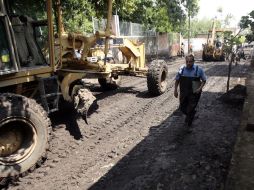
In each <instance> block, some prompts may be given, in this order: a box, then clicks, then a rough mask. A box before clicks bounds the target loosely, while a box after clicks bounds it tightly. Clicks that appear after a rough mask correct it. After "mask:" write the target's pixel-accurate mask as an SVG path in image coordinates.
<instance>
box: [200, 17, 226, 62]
mask: <svg viewBox="0 0 254 190" xmlns="http://www.w3.org/2000/svg"><path fill="white" fill-rule="evenodd" d="M224 32H225V30H223V29H216V24H215V20H214V21H213V25H212V30H209V31H208V36H207V43H206V44H203V52H202V59H203V61H225V52H224V44H223V33H224Z"/></svg>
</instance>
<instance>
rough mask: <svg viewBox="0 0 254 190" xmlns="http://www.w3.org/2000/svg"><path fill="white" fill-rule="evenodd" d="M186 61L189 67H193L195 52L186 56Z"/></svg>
mask: <svg viewBox="0 0 254 190" xmlns="http://www.w3.org/2000/svg"><path fill="white" fill-rule="evenodd" d="M185 61H186V67H187V68H191V67H192V66H193V64H194V61H195V59H194V55H193V54H189V55H187V56H186V57H185Z"/></svg>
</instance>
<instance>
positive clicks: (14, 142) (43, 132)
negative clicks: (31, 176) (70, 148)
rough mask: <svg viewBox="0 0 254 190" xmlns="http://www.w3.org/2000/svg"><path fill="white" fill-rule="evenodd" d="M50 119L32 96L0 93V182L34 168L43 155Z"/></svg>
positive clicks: (42, 158) (45, 149) (46, 144)
mask: <svg viewBox="0 0 254 190" xmlns="http://www.w3.org/2000/svg"><path fill="white" fill-rule="evenodd" d="M49 127H50V121H49V119H48V117H47V114H46V112H45V111H44V109H43V108H42V107H41V106H40V105H39V104H38V103H36V102H35V100H32V99H29V98H26V97H24V96H21V95H15V94H9V93H6V94H1V95H0V184H1V183H4V182H5V181H6V180H8V179H9V178H17V177H19V176H20V175H22V176H23V175H25V174H27V173H28V172H29V171H32V170H33V169H35V167H36V166H38V165H40V164H41V163H42V161H43V160H44V159H45V158H46V151H47V149H48V140H49Z"/></svg>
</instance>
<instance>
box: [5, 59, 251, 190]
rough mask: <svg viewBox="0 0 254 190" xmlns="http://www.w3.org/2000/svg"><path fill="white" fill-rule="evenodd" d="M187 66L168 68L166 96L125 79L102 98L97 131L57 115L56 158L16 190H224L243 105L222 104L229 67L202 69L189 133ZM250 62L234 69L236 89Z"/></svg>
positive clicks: (93, 116)
mask: <svg viewBox="0 0 254 190" xmlns="http://www.w3.org/2000/svg"><path fill="white" fill-rule="evenodd" d="M181 64H183V60H182V59H179V60H177V61H175V62H168V67H169V85H168V89H167V91H166V93H165V94H163V95H161V96H159V97H150V96H149V95H148V93H147V87H146V79H145V78H134V77H124V78H123V81H122V85H121V88H120V89H118V90H115V91H111V92H104V93H102V92H101V90H100V88H99V86H98V85H97V83H94V81H92V80H90V81H87V82H88V83H90V85H91V89H92V91H93V92H94V94H96V96H97V105H95V106H94V107H92V109H91V112H90V117H89V119H88V121H89V126H87V125H86V124H85V122H84V121H83V120H80V119H77V118H76V117H75V114H74V113H73V111H72V110H71V108H70V107H69V106H65V107H64V108H65V110H64V111H61V112H59V113H56V114H54V115H52V120H53V124H54V128H53V131H54V132H53V137H52V140H51V150H50V151H49V153H48V160H47V161H46V162H45V163H44V164H43V166H42V167H40V168H38V169H36V170H35V171H34V172H33V173H31V174H29V175H28V176H25V177H23V178H21V179H20V180H19V181H18V182H16V183H14V184H12V185H10V186H9V187H8V189H28V190H32V189H33V190H34V189H91V190H94V189H101V190H106V189H108V190H113V189H116V190H122V189H128V190H134V189H170V190H178V189H179V190H183V189H193V190H199V189H209V190H210V189H211V190H212V189H218V188H219V187H221V186H222V185H223V182H224V180H225V177H226V174H227V169H228V166H229V162H230V158H231V151H232V147H233V144H234V142H235V137H236V132H237V127H238V125H239V122H240V116H241V105H240V106H239V105H237V106H235V105H234V106H233V105H228V104H225V103H222V102H221V101H220V100H219V99H218V98H219V97H220V96H221V95H222V94H223V93H224V92H225V89H226V80H227V63H226V62H223V63H222V62H216V63H202V62H197V64H200V65H201V66H202V67H203V68H204V69H205V70H206V73H207V75H208V82H207V84H206V86H205V88H204V92H203V94H202V97H201V100H200V104H199V106H198V118H196V119H195V120H194V123H193V131H192V133H188V130H187V128H186V126H184V122H183V121H184V116H182V115H181V114H180V113H179V112H178V111H176V110H177V108H178V99H176V98H174V97H173V90H174V88H173V85H174V81H173V79H174V76H175V73H176V72H177V70H178V68H179V66H180V65H181ZM247 70H248V64H247V63H245V62H241V63H240V64H239V65H238V66H233V70H232V76H233V78H232V80H231V86H233V85H235V84H236V83H237V82H239V80H240V79H241V80H240V81H242V80H243V79H244V78H245V77H246V75H247Z"/></svg>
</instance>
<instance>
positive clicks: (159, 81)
mask: <svg viewBox="0 0 254 190" xmlns="http://www.w3.org/2000/svg"><path fill="white" fill-rule="evenodd" d="M167 84H168V68H167V65H166V63H165V61H163V60H155V61H153V62H152V63H151V65H150V67H149V69H148V73H147V87H148V91H149V93H150V94H151V95H153V96H159V95H161V94H163V93H164V92H165V91H166V89H167Z"/></svg>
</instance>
